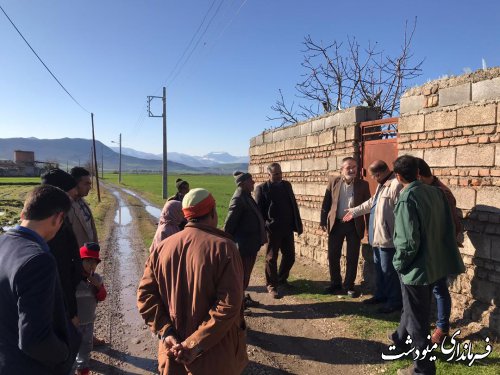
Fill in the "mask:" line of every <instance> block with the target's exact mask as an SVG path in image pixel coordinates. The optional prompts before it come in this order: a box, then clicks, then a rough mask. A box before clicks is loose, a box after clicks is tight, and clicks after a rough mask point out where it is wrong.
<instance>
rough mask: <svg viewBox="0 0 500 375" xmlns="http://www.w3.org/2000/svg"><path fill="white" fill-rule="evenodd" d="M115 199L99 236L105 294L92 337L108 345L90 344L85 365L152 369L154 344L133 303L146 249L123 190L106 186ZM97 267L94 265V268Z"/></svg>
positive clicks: (110, 370) (98, 369) (104, 369)
mask: <svg viewBox="0 0 500 375" xmlns="http://www.w3.org/2000/svg"><path fill="white" fill-rule="evenodd" d="M108 189H109V190H110V191H111V192H112V193H113V195H114V196H115V198H116V200H117V207H116V212H115V213H114V215H108V216H109V217H111V219H110V220H108V223H107V225H110V226H112V229H111V230H110V231H109V237H108V238H107V239H106V240H105V242H106V243H105V246H104V249H103V250H104V254H103V261H102V264H103V266H101V267H102V268H101V270H100V271H101V272H103V274H104V275H103V276H104V280H105V285H106V288H107V289H108V298H107V299H106V301H104V303H102V304H99V306H98V311H97V320H96V326H95V331H96V336H98V337H100V338H103V339H105V340H106V342H107V343H108V345H106V346H105V347H98V348H95V349H96V350H95V351H94V352H93V354H92V358H93V362H92V363H91V368H92V369H93V370H95V371H93V372H94V373H96V374H154V373H155V371H156V344H157V341H156V339H154V338H153V337H152V336H151V333H150V331H149V330H148V329H147V326H146V325H145V324H144V323H143V321H142V319H141V317H140V315H139V313H138V311H137V307H136V291H137V284H138V281H139V279H140V277H141V276H142V270H143V265H144V262H145V260H146V255H147V253H146V252H145V251H144V249H143V245H142V243H141V240H140V235H139V233H138V229H137V227H136V223H135V222H134V220H133V217H132V211H131V210H130V208H129V207H128V206H127V203H126V200H125V197H124V194H127V193H125V192H123V191H120V190H119V189H117V188H113V187H108ZM98 272H99V270H98Z"/></svg>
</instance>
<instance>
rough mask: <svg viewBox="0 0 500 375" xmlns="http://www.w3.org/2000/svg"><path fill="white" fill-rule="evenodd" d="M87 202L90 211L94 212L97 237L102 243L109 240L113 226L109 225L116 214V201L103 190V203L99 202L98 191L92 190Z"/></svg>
mask: <svg viewBox="0 0 500 375" xmlns="http://www.w3.org/2000/svg"><path fill="white" fill-rule="evenodd" d="M85 200H86V201H87V202H88V203H89V206H90V209H91V210H92V215H93V216H94V220H95V226H96V229H97V236H98V237H99V239H100V241H104V240H105V239H107V238H108V234H109V231H110V230H111V226H110V225H109V224H108V223H109V217H110V216H112V215H113V214H114V208H115V206H116V200H115V198H114V196H113V194H111V193H109V192H108V191H107V190H106V189H102V188H101V203H99V202H98V200H97V191H96V189H92V190H91V191H90V193H89V195H88V196H87V197H86V198H85Z"/></svg>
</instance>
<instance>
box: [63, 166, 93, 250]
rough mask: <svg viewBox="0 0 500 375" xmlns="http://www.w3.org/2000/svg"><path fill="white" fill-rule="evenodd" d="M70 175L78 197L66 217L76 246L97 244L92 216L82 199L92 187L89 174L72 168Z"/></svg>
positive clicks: (80, 169)
mask: <svg viewBox="0 0 500 375" xmlns="http://www.w3.org/2000/svg"><path fill="white" fill-rule="evenodd" d="M70 174H71V176H72V177H73V178H74V179H75V181H76V189H77V191H78V196H77V197H76V198H75V200H74V201H73V202H72V204H71V210H70V211H69V213H68V217H69V219H70V221H71V226H72V227H73V232H74V233H75V237H76V241H77V242H78V246H79V247H81V246H83V245H84V244H85V243H87V242H95V243H99V240H98V239H97V230H96V227H95V222H94V216H92V211H91V210H90V207H89V205H88V204H87V202H85V199H83V198H84V197H86V196H87V195H89V191H90V189H91V187H92V181H91V179H90V173H89V171H87V170H86V169H85V168H82V167H74V168H71V171H70Z"/></svg>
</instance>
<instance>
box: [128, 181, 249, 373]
mask: <svg viewBox="0 0 500 375" xmlns="http://www.w3.org/2000/svg"><path fill="white" fill-rule="evenodd" d="M182 207H183V209H182V210H183V212H184V216H185V217H186V219H187V220H188V223H187V224H186V227H185V228H184V230H183V231H181V232H178V233H176V234H174V235H172V236H170V237H168V238H167V239H165V240H164V241H163V242H162V243H161V244H160V246H158V247H157V248H156V249H155V250H154V251H153V252H152V253H151V255H150V257H149V259H148V261H147V262H146V268H145V270H144V275H143V277H142V279H141V282H140V284H139V289H138V291H137V306H138V308H139V312H140V313H141V315H142V317H143V318H144V320H145V322H146V324H148V325H149V327H150V329H151V331H153V332H154V333H155V334H156V335H157V336H158V338H159V339H160V341H159V346H158V369H159V372H160V374H162V375H167V374H176V375H177V374H192V375H202V374H218V375H234V374H240V373H241V372H242V371H243V368H244V367H245V366H246V364H247V362H248V357H247V352H246V337H245V336H246V334H245V329H246V327H245V321H244V319H243V314H242V313H243V311H242V308H241V305H242V301H243V279H242V277H241V275H242V274H243V267H242V263H241V258H240V256H239V254H238V249H237V248H236V245H235V243H234V242H233V241H232V240H231V239H229V237H228V235H227V234H226V233H224V232H223V231H221V230H219V229H217V228H216V226H217V211H216V209H215V200H214V198H213V197H212V195H211V194H210V193H209V192H208V191H207V190H205V189H193V190H191V191H189V193H187V194H186V196H185V197H184V199H183V201H182Z"/></svg>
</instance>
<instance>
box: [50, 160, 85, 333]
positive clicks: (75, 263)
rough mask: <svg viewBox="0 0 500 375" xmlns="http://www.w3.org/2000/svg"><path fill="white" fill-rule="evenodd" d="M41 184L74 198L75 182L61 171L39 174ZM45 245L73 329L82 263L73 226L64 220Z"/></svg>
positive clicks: (53, 170)
mask: <svg viewBox="0 0 500 375" xmlns="http://www.w3.org/2000/svg"><path fill="white" fill-rule="evenodd" d="M42 184H43V185H52V186H55V187H58V188H59V189H61V190H63V191H65V192H66V193H67V194H68V196H69V197H70V199H71V200H75V199H76V198H77V197H78V190H77V188H76V180H75V179H74V178H73V177H71V175H70V174H69V173H66V172H64V171H63V170H61V169H58V168H54V169H51V170H50V171H48V172H47V173H45V174H44V175H42ZM48 245H49V248H50V252H51V253H52V255H54V258H55V259H56V263H57V271H58V272H59V280H60V282H61V286H62V290H63V293H64V301H65V303H66V308H67V313H68V316H69V318H70V319H71V321H72V322H73V324H74V325H75V326H76V327H77V326H78V311H77V305H76V294H75V293H76V286H77V285H78V284H79V283H80V280H81V279H82V260H81V259H80V246H78V242H77V240H76V237H75V234H74V232H73V227H72V225H71V222H70V221H69V219H68V218H67V217H66V218H65V219H64V222H63V224H62V225H61V229H59V231H58V232H57V234H56V235H55V236H54V238H52V239H51V240H50V241H48Z"/></svg>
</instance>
